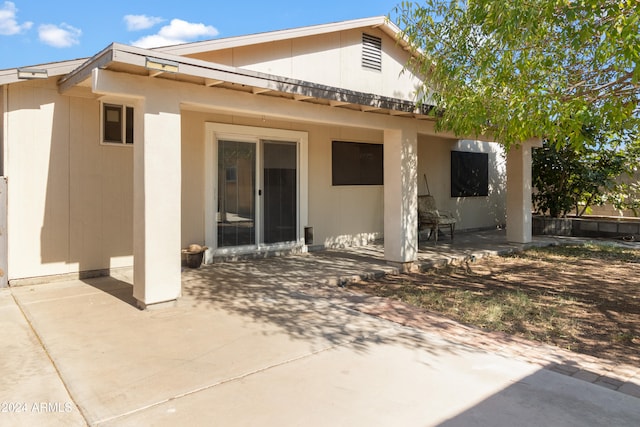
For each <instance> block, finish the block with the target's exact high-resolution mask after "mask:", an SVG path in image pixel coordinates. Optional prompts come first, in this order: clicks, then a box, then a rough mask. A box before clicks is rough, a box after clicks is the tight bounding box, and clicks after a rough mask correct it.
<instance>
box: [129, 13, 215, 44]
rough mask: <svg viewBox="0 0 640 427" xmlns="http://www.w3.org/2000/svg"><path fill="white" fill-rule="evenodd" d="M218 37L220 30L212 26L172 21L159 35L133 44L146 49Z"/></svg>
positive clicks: (179, 20) (180, 20)
mask: <svg viewBox="0 0 640 427" xmlns="http://www.w3.org/2000/svg"><path fill="white" fill-rule="evenodd" d="M217 35H218V30H217V29H216V28H215V27H212V26H210V25H204V24H194V23H191V22H187V21H183V20H182V19H172V20H171V23H170V24H169V25H165V26H164V27H162V28H161V29H160V31H158V33H157V34H153V35H150V36H145V37H142V38H140V39H138V40H136V41H134V42H133V43H132V44H133V45H134V46H138V47H144V48H150V47H159V46H170V45H174V44H181V43H188V42H190V41H194V40H197V39H199V38H203V37H215V36H217Z"/></svg>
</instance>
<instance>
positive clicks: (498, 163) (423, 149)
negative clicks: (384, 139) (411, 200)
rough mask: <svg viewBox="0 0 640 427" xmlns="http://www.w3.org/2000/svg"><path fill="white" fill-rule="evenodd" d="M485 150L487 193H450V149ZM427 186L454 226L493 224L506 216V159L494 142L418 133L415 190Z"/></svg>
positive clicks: (473, 227)
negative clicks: (486, 159) (472, 194)
mask: <svg viewBox="0 0 640 427" xmlns="http://www.w3.org/2000/svg"><path fill="white" fill-rule="evenodd" d="M452 150H457V151H469V152H478V153H488V154H489V195H488V196H487V197H451V151H452ZM425 174H426V176H427V181H428V183H429V190H430V191H431V194H432V195H433V196H434V197H435V199H436V203H437V206H438V208H439V209H442V210H448V211H450V212H452V213H453V214H454V215H455V216H456V217H457V218H458V223H457V224H456V230H465V229H467V230H468V229H482V228H493V227H497V226H501V225H504V223H505V218H506V184H505V180H506V160H505V158H504V155H503V153H502V149H501V148H500V146H499V145H498V144H496V143H488V142H481V141H468V140H461V141H458V140H455V139H445V138H438V137H433V136H422V135H421V136H420V137H419V139H418V194H427V185H426V183H425V180H424V175H425Z"/></svg>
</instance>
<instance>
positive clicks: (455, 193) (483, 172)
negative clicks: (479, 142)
mask: <svg viewBox="0 0 640 427" xmlns="http://www.w3.org/2000/svg"><path fill="white" fill-rule="evenodd" d="M488 195H489V155H488V154H487V153H469V152H464V151H452V152H451V197H474V196H488Z"/></svg>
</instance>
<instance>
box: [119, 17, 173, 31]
mask: <svg viewBox="0 0 640 427" xmlns="http://www.w3.org/2000/svg"><path fill="white" fill-rule="evenodd" d="M162 21H164V19H162V18H160V17H157V16H147V15H125V17H124V22H126V23H127V31H138V30H146V29H147V28H151V27H153V26H154V25H156V24H159V23H161V22H162Z"/></svg>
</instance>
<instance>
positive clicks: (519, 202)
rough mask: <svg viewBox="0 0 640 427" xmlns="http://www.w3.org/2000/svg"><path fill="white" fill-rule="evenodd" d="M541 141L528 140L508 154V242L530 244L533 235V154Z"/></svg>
mask: <svg viewBox="0 0 640 427" xmlns="http://www.w3.org/2000/svg"><path fill="white" fill-rule="evenodd" d="M536 146H540V141H539V140H535V139H532V140H528V141H526V142H523V143H522V144H521V145H520V146H519V147H512V148H511V149H510V150H509V152H508V153H507V241H509V242H512V243H529V242H531V240H532V237H531V235H532V233H531V221H532V219H531V208H532V205H531V189H532V184H531V153H532V150H533V147H536Z"/></svg>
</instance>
